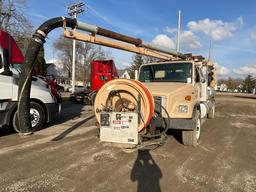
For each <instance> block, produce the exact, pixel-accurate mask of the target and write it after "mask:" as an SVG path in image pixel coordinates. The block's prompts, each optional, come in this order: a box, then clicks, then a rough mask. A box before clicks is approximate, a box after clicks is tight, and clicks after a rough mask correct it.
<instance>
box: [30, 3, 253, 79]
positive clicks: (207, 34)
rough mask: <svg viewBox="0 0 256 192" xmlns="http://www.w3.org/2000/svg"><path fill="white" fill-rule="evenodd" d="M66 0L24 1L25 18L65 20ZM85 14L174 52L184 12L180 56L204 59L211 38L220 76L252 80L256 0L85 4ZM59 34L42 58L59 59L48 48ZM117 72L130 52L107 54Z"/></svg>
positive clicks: (36, 21)
mask: <svg viewBox="0 0 256 192" xmlns="http://www.w3.org/2000/svg"><path fill="white" fill-rule="evenodd" d="M71 2H72V1H66V0H51V1H50V0H44V1H36V0H27V5H28V8H27V11H26V15H27V16H28V17H29V18H30V19H31V21H32V23H33V24H34V26H36V27H37V26H39V25H40V24H42V23H43V22H44V21H45V20H47V19H49V18H52V17H56V16H67V15H66V6H67V5H68V4H69V3H71ZM84 2H85V3H86V4H87V8H86V11H85V13H84V14H83V15H80V16H79V17H78V20H81V21H84V22H87V23H91V24H95V25H98V26H101V27H105V28H108V29H111V30H113V31H116V32H120V33H124V34H127V35H131V36H134V37H140V38H142V39H143V40H145V41H148V42H153V43H156V44H161V45H163V46H166V47H169V48H174V47H175V44H176V27H177V12H178V10H181V11H182V21H181V29H182V34H181V51H182V52H184V53H186V52H192V53H195V54H203V55H204V56H206V57H207V56H208V48H209V42H210V39H212V59H213V60H214V61H215V62H216V63H217V65H218V70H219V71H218V72H219V75H220V76H223V77H227V76H232V77H243V76H245V75H247V74H251V75H254V76H256V1H255V0H244V1H238V0H237V1H235V0H222V1H221V0H214V1H212V0H211V1H210V0H193V1H191V0H190V1H189V0H158V1H149V0H126V1H125V0H86V1H84ZM61 32H62V31H61V30H56V31H54V32H52V33H50V35H49V38H48V40H47V43H46V45H45V48H46V59H47V60H49V59H52V58H55V59H57V54H56V50H54V49H53V48H52V43H53V42H54V40H55V39H56V38H57V37H58V36H59V35H61ZM111 53H112V57H113V58H114V59H115V62H116V64H117V67H119V68H123V67H125V66H129V65H130V64H131V63H132V55H133V54H131V53H127V52H123V51H117V50H113V49H111Z"/></svg>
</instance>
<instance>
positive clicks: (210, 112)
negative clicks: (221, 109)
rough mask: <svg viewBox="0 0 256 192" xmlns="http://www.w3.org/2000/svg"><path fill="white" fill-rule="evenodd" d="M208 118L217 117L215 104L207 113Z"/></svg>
mask: <svg viewBox="0 0 256 192" xmlns="http://www.w3.org/2000/svg"><path fill="white" fill-rule="evenodd" d="M207 117H208V119H213V118H214V117H215V104H213V106H212V108H211V109H210V111H209V112H208V114H207Z"/></svg>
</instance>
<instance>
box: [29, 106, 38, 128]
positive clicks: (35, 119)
mask: <svg viewBox="0 0 256 192" xmlns="http://www.w3.org/2000/svg"><path fill="white" fill-rule="evenodd" d="M30 118H31V125H32V127H35V126H36V125H37V124H38V123H39V121H40V114H39V112H38V111H37V110H36V109H33V108H32V109H30Z"/></svg>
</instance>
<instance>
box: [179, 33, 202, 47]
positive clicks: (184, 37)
mask: <svg viewBox="0 0 256 192" xmlns="http://www.w3.org/2000/svg"><path fill="white" fill-rule="evenodd" d="M180 42H181V47H182V48H183V49H186V50H197V49H200V48H202V44H201V43H200V42H199V41H198V38H197V36H196V35H195V34H194V33H193V32H192V31H184V32H182V33H181V35H180Z"/></svg>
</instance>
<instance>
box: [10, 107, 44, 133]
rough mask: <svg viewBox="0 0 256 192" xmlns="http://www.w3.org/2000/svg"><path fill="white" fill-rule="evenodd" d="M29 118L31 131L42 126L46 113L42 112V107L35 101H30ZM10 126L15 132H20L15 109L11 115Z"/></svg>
mask: <svg viewBox="0 0 256 192" xmlns="http://www.w3.org/2000/svg"><path fill="white" fill-rule="evenodd" d="M30 119H31V125H32V130H33V131H38V130H39V129H41V128H42V127H43V125H44V122H45V120H46V115H45V112H44V108H43V107H42V106H41V105H40V104H38V103H36V102H30ZM12 127H13V128H14V130H15V131H16V132H20V128H19V122H18V110H16V111H15V113H14V115H13V118H12Z"/></svg>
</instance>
